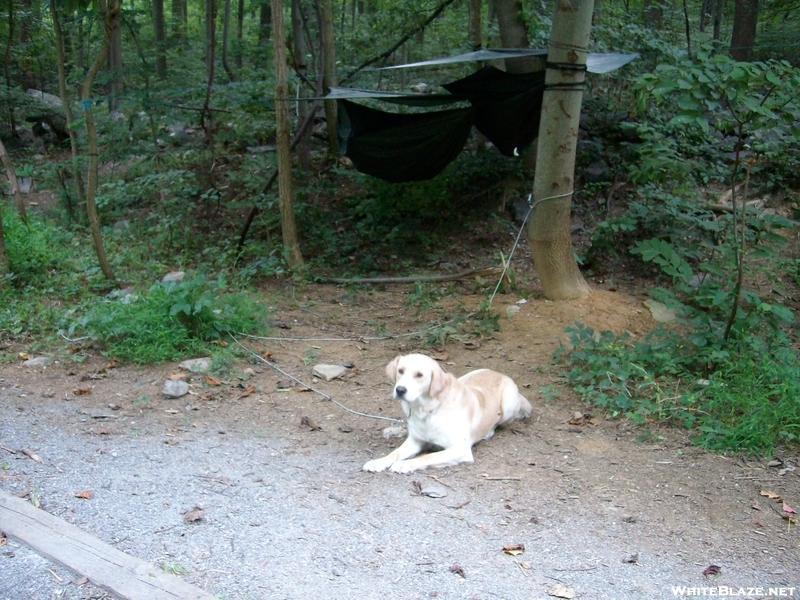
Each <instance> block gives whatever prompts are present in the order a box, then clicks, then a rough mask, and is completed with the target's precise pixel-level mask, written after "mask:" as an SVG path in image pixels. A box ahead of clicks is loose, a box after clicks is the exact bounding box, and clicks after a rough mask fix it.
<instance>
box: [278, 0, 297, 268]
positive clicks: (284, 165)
mask: <svg viewBox="0 0 800 600" xmlns="http://www.w3.org/2000/svg"><path fill="white" fill-rule="evenodd" d="M272 25H273V32H272V44H273V48H274V53H275V54H274V56H273V59H274V61H275V125H276V130H277V131H276V132H275V138H276V144H277V147H278V190H279V195H280V210H281V231H282V233H283V245H284V248H285V250H286V253H287V259H288V263H289V266H290V267H291V268H293V269H294V268H296V267H299V266H302V264H303V254H302V253H301V252H300V243H299V242H298V241H297V225H296V223H295V219H294V190H293V187H292V151H291V149H290V144H291V140H290V139H289V103H288V99H289V93H288V92H289V88H288V85H287V83H286V46H285V42H284V26H283V2H282V1H281V0H272Z"/></svg>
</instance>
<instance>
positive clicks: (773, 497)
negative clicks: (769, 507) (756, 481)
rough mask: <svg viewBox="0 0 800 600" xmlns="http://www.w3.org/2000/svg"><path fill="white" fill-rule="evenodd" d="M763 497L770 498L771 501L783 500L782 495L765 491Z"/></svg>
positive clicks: (762, 491)
mask: <svg viewBox="0 0 800 600" xmlns="http://www.w3.org/2000/svg"><path fill="white" fill-rule="evenodd" d="M761 495H762V496H765V497H766V498H769V499H770V500H780V499H781V496H780V494H776V493H775V492H765V491H764V490H761Z"/></svg>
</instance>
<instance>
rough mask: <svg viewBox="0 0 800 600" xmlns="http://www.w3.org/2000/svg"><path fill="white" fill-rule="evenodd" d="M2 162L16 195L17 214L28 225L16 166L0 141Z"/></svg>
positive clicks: (12, 191) (13, 192)
mask: <svg viewBox="0 0 800 600" xmlns="http://www.w3.org/2000/svg"><path fill="white" fill-rule="evenodd" d="M0 162H2V163H3V166H4V167H5V169H6V175H7V176H8V183H9V184H10V185H11V193H12V194H13V195H14V204H16V205H17V212H18V213H19V216H20V218H22V222H23V223H25V224H26V225H27V224H28V213H27V211H26V210H25V200H24V198H23V197H22V192H21V191H20V190H19V183H18V182H17V173H16V171H14V165H13V164H12V163H11V157H10V156H9V155H8V152H6V147H5V146H4V145H3V142H2V141H0Z"/></svg>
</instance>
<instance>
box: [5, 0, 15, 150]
mask: <svg viewBox="0 0 800 600" xmlns="http://www.w3.org/2000/svg"><path fill="white" fill-rule="evenodd" d="M13 42H14V0H9V2H8V39H7V40H6V56H5V60H4V61H3V70H4V71H5V75H6V86H7V87H8V89H9V90H11V89H13V86H12V85H11V46H12V44H13ZM8 114H9V117H10V118H9V121H10V123H9V124H10V125H11V132H12V134H13V135H14V137H16V136H17V123H16V118H15V117H14V105H13V104H9V107H8Z"/></svg>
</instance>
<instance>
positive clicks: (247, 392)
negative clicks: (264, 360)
mask: <svg viewBox="0 0 800 600" xmlns="http://www.w3.org/2000/svg"><path fill="white" fill-rule="evenodd" d="M255 391H256V388H255V386H253V385H248V386H247V387H246V388H244V390H242V393H241V394H239V398H244V397H245V396H249V395H250V394H252V393H253V392H255Z"/></svg>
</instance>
